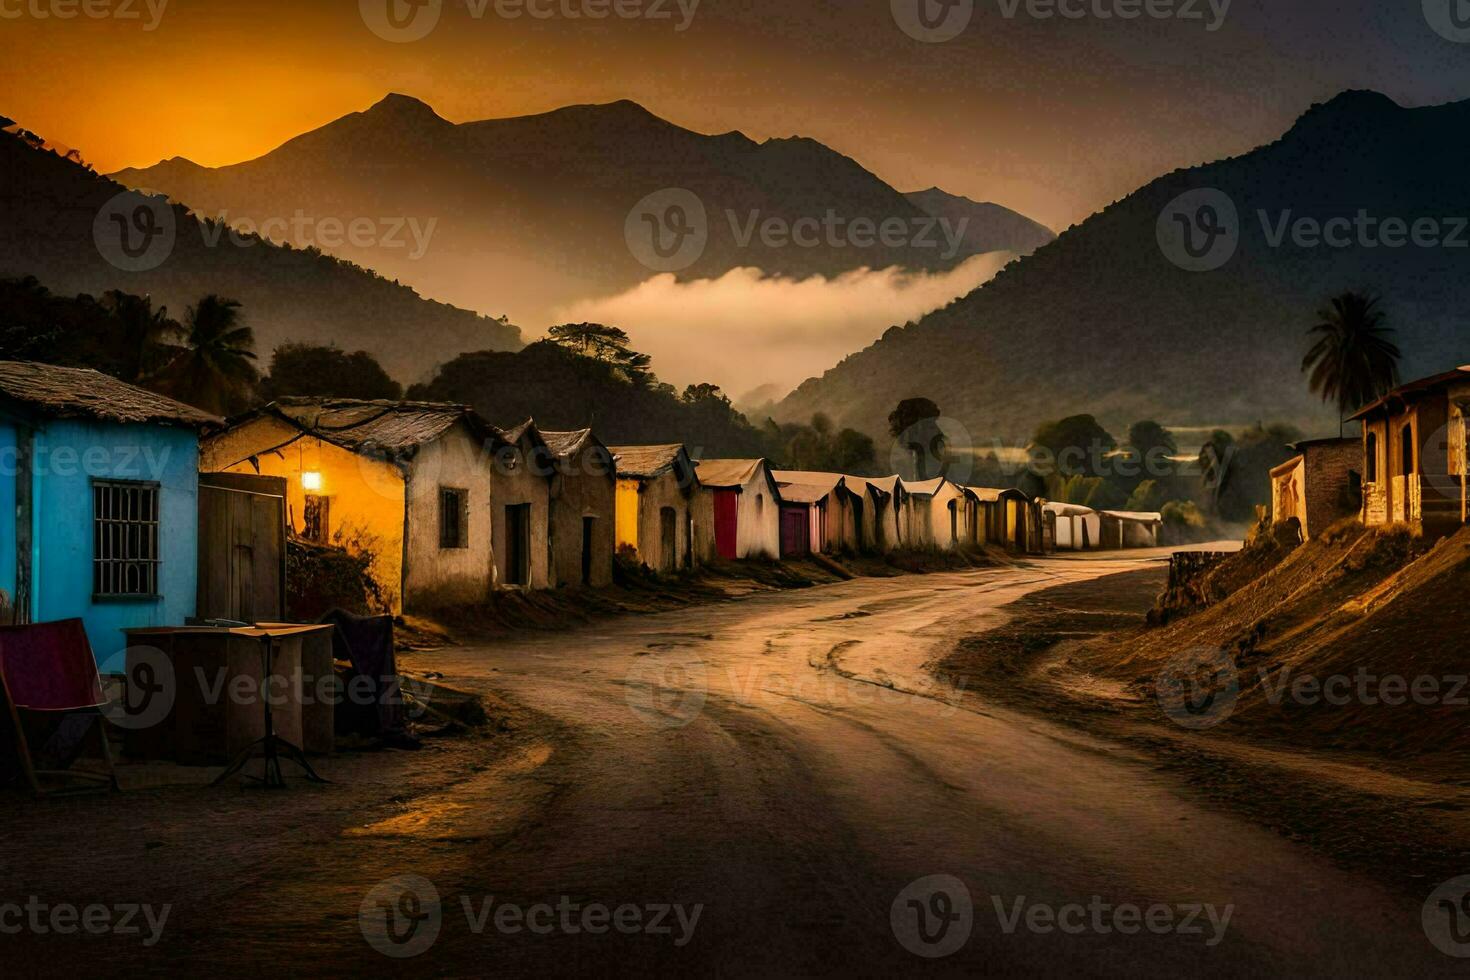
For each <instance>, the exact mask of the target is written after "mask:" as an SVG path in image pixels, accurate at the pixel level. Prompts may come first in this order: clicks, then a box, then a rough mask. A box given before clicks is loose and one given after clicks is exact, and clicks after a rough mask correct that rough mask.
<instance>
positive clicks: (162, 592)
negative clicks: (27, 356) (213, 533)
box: [0, 361, 223, 670]
mask: <svg viewBox="0 0 1470 980" xmlns="http://www.w3.org/2000/svg"><path fill="white" fill-rule="evenodd" d="M221 424H223V420H222V419H218V418H215V417H214V416H212V415H208V414H206V413H204V412H201V411H199V410H198V409H196V408H193V407H191V406H189V405H185V404H183V403H182V402H177V401H174V400H173V399H171V398H165V397H163V396H162V395H156V394H154V393H153V392H151V391H144V390H143V389H142V388H136V387H134V386H132V385H129V384H124V383H123V382H121V381H118V380H117V379H116V378H112V377H109V376H107V375H105V374H101V373H99V372H97V371H92V370H88V369H81V368H65V367H55V366H52V365H48V364H32V363H28V362H23V361H0V456H3V457H4V458H5V460H6V461H7V465H6V467H5V470H6V472H5V475H4V478H3V479H0V513H3V514H5V515H6V518H5V521H6V523H5V531H4V533H0V542H3V545H0V591H3V596H0V611H3V620H4V621H5V622H6V623H13V624H25V623H41V622H51V621H55V620H60V619H81V620H82V623H83V625H84V627H85V629H86V631H87V639H88V640H89V641H90V642H91V645H92V650H93V652H94V654H95V655H96V656H97V659H98V662H99V663H100V664H102V665H104V668H105V669H110V668H111V667H112V666H113V665H114V664H115V665H116V667H117V669H119V670H121V663H120V662H118V661H117V660H116V659H115V658H117V657H118V655H120V654H121V652H122V651H123V650H124V649H126V647H127V639H126V637H125V636H124V635H123V632H122V631H123V630H125V629H132V628H142V627H149V626H161V625H169V624H182V623H183V622H184V621H185V620H186V619H188V618H189V617H190V616H193V615H194V612H195V603H196V599H197V585H198V571H199V568H198V561H199V558H198V547H199V544H198V532H199V437H200V433H201V432H204V431H207V430H210V429H213V428H217V427H218V426H220V425H221Z"/></svg>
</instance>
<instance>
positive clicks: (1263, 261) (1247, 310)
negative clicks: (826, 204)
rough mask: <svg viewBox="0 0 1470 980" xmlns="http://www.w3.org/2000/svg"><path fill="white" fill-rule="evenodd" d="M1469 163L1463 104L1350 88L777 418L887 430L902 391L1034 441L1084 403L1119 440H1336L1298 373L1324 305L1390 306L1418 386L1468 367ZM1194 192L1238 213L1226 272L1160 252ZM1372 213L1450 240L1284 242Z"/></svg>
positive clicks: (1064, 246) (878, 346)
mask: <svg viewBox="0 0 1470 980" xmlns="http://www.w3.org/2000/svg"><path fill="white" fill-rule="evenodd" d="M1467 157H1470V103H1456V104H1451V105H1446V106H1441V107H1435V108H1420V109H1405V108H1400V107H1399V106H1397V105H1395V104H1394V103H1393V102H1392V101H1390V100H1389V99H1387V98H1386V97H1384V96H1382V95H1377V94H1375V93H1366V92H1349V93H1345V94H1343V95H1341V96H1339V97H1338V98H1336V99H1334V100H1332V101H1331V102H1329V103H1327V104H1325V105H1319V106H1316V107H1313V108H1312V109H1311V110H1310V111H1309V112H1308V113H1306V114H1305V115H1304V116H1303V117H1302V118H1301V119H1300V120H1299V121H1298V122H1297V124H1296V125H1295V126H1294V127H1293V128H1292V129H1291V130H1290V132H1288V133H1287V134H1286V135H1285V136H1284V137H1283V138H1282V139H1280V140H1279V141H1277V142H1275V143H1272V144H1270V145H1268V146H1265V147H1262V148H1260V149H1257V150H1255V151H1253V152H1251V153H1248V154H1246V155H1244V156H1241V157H1237V158H1233V159H1228V160H1223V161H1220V162H1217V163H1212V164H1209V165H1207V166H1200V167H1193V168H1190V169H1187V170H1179V171H1176V172H1174V173H1171V174H1168V175H1167V176H1164V177H1160V178H1159V179H1158V180H1155V181H1153V182H1152V183H1150V184H1148V185H1147V186H1145V187H1143V188H1141V189H1140V190H1138V191H1136V192H1135V193H1133V194H1131V195H1130V196H1128V197H1127V198H1126V199H1124V200H1122V201H1119V202H1117V203H1115V204H1113V205H1112V206H1110V207H1108V208H1106V209H1105V210H1103V211H1102V212H1100V213H1098V214H1096V215H1094V216H1092V217H1091V218H1089V219H1087V220H1086V221H1084V222H1083V223H1082V224H1080V225H1078V226H1075V227H1073V228H1071V229H1069V230H1067V231H1066V232H1064V233H1063V234H1062V235H1061V236H1060V237H1059V238H1058V239H1057V240H1056V241H1055V242H1052V243H1051V244H1049V245H1045V246H1043V247H1041V248H1040V249H1038V250H1037V251H1036V252H1035V253H1034V254H1032V255H1030V256H1029V257H1027V258H1024V259H1021V260H1019V261H1017V262H1015V263H1012V264H1011V265H1010V266H1008V267H1007V268H1006V269H1005V270H1003V271H1002V272H1001V273H1000V274H999V275H997V276H996V277H995V278H994V279H993V280H992V281H991V282H989V283H987V284H986V285H985V286H982V287H981V288H980V289H978V290H976V291H975V292H973V293H971V294H970V295H968V296H966V297H964V298H962V299H960V300H958V301H956V302H955V303H953V304H951V305H950V306H948V307H946V308H944V309H942V310H938V311H936V312H934V313H932V314H930V315H929V316H927V317H925V318H924V319H923V320H922V321H920V322H919V323H917V324H914V325H910V326H907V327H902V328H894V329H891V330H889V331H888V333H886V334H885V335H884V336H883V338H882V339H881V340H880V341H878V342H877V343H875V344H874V345H872V346H871V347H870V348H868V349H866V350H864V351H862V352H860V353H857V354H854V355H852V356H851V357H849V358H847V359H846V360H845V361H843V362H842V363H841V364H839V365H838V366H836V367H835V368H833V369H832V370H830V371H828V372H827V373H826V374H825V375H823V376H822V377H821V378H817V379H812V380H810V381H808V382H806V383H805V384H804V385H802V386H801V387H800V388H799V389H798V390H797V391H796V392H795V393H794V394H792V395H791V396H790V397H789V398H788V399H787V400H786V401H785V402H784V403H783V404H782V405H781V406H780V409H779V411H778V413H777V414H778V417H779V418H805V417H807V416H809V415H810V414H811V413H812V412H814V411H824V412H827V413H828V414H830V415H831V416H832V417H833V418H834V420H835V421H837V423H838V424H847V425H854V426H856V427H858V428H861V429H863V430H865V431H868V432H879V431H882V430H883V427H884V420H885V418H886V416H887V413H888V412H889V411H891V410H892V408H893V406H894V405H896V404H897V403H898V402H899V401H900V400H901V399H903V398H907V397H912V396H925V397H928V398H932V399H933V400H934V401H936V402H937V403H938V404H939V405H940V406H941V407H942V408H943V409H944V411H945V413H946V414H947V415H950V416H953V417H954V418H956V419H958V420H960V421H961V422H962V423H963V424H964V425H965V427H966V428H968V429H969V430H970V432H971V434H972V436H973V437H974V438H975V439H976V440H977V441H979V440H985V439H987V438H990V437H993V436H1000V437H1005V438H1017V439H1019V438H1025V437H1027V436H1029V435H1030V433H1031V432H1032V431H1033V430H1034V428H1035V426H1036V424H1037V423H1038V422H1039V421H1041V420H1045V419H1052V418H1059V417H1062V416H1065V415H1068V414H1071V413H1076V412H1084V411H1085V412H1088V413H1091V414H1094V415H1096V416H1098V417H1099V419H1100V420H1102V421H1103V422H1104V424H1107V425H1110V426H1113V427H1115V428H1120V427H1122V426H1124V425H1126V424H1127V423H1128V422H1130V421H1132V420H1136V419H1140V418H1158V419H1160V420H1162V421H1164V422H1166V423H1168V424H1170V425H1172V426H1190V425H1200V426H1207V425H1224V424H1247V423H1253V422H1255V421H1257V420H1261V419H1266V420H1273V419H1278V420H1282V421H1287V422H1291V423H1294V424H1296V425H1297V426H1299V427H1301V428H1304V429H1307V430H1309V431H1315V430H1321V431H1327V430H1328V429H1333V430H1335V429H1336V424H1335V423H1336V419H1335V413H1334V412H1333V411H1331V410H1330V409H1324V408H1323V407H1322V406H1321V405H1320V404H1319V403H1318V402H1317V401H1316V400H1315V399H1314V398H1313V397H1312V396H1311V395H1310V394H1309V393H1308V391H1307V386H1306V383H1305V381H1304V380H1303V378H1302V376H1301V374H1300V370H1299V367H1300V363H1301V358H1302V355H1303V354H1304V353H1305V352H1306V349H1307V346H1308V344H1307V341H1306V330H1307V328H1308V327H1310V326H1311V325H1312V324H1313V323H1315V322H1316V320H1315V311H1316V310H1317V309H1318V308H1319V307H1320V306H1322V305H1323V301H1324V300H1325V299H1326V297H1328V296H1329V295H1331V294H1333V293H1336V292H1340V291H1342V290H1344V289H1364V290H1369V291H1372V292H1377V293H1380V294H1382V296H1383V297H1384V304H1383V305H1384V308H1385V310H1386V311H1387V313H1388V315H1389V318H1390V325H1391V326H1393V327H1395V328H1397V330H1398V338H1397V339H1398V342H1399V345H1400V346H1401V347H1402V348H1403V350H1404V353H1405V363H1404V365H1403V371H1404V374H1405V375H1406V376H1415V375H1420V374H1427V373H1431V372H1433V371H1438V370H1443V369H1444V368H1445V366H1446V365H1455V364H1462V363H1465V362H1467V361H1470V324H1467V321H1470V278H1467V277H1466V275H1465V272H1466V270H1467V268H1470V265H1467V263H1470V247H1467V246H1470V231H1467V230H1466V227H1465V219H1464V217H1463V216H1467V215H1470V184H1467V183H1466V181H1465V180H1464V167H1465V164H1464V161H1465V160H1466V159H1467ZM1201 188H1211V189H1215V190H1218V191H1221V192H1224V194H1226V195H1228V197H1229V199H1230V200H1231V201H1232V202H1233V204H1234V206H1235V208H1236V209H1237V211H1238V213H1239V220H1240V224H1239V229H1238V248H1237V250H1236V252H1235V254H1234V255H1233V257H1232V258H1230V260H1229V261H1228V262H1227V263H1226V264H1225V265H1224V266H1223V267H1221V268H1219V269H1217V270H1216V271H1212V272H1189V271H1185V270H1184V269H1182V268H1180V267H1178V266H1176V265H1174V264H1172V263H1171V262H1170V260H1169V259H1168V258H1166V257H1165V254H1164V252H1163V250H1162V248H1161V246H1160V244H1159V237H1158V234H1159V233H1158V230H1157V226H1158V224H1159V219H1160V215H1161V214H1162V213H1163V212H1164V211H1165V210H1166V208H1167V207H1168V206H1169V205H1170V203H1171V202H1173V201H1175V200H1176V199H1177V198H1179V196H1180V195H1182V194H1184V193H1186V192H1188V191H1193V190H1196V189H1201ZM1360 212H1364V213H1366V214H1367V215H1368V216H1370V217H1372V218H1375V219H1377V221H1379V222H1382V221H1384V220H1385V219H1389V218H1396V219H1400V220H1401V221H1402V222H1403V224H1404V227H1406V228H1407V227H1412V226H1413V225H1414V223H1415V222H1416V221H1420V220H1429V221H1432V222H1433V223H1434V225H1435V226H1436V227H1438V228H1439V229H1441V232H1442V234H1443V235H1444V236H1445V238H1446V241H1445V243H1444V245H1442V246H1435V247H1420V246H1416V245H1414V244H1413V243H1412V242H1410V243H1407V244H1404V245H1402V246H1400V247H1387V246H1384V245H1382V244H1377V245H1376V246H1375V245H1370V244H1359V243H1358V242H1357V241H1356V240H1354V241H1352V242H1351V243H1350V244H1349V245H1348V246H1347V247H1329V246H1327V245H1325V244H1318V245H1311V244H1303V243H1302V242H1299V241H1297V240H1295V236H1293V235H1292V234H1290V233H1288V234H1287V235H1286V236H1285V237H1284V238H1282V239H1280V242H1279V244H1277V242H1275V241H1273V239H1274V238H1277V237H1278V236H1277V229H1278V228H1279V227H1280V225H1281V222H1282V221H1283V220H1285V221H1286V222H1287V223H1288V226H1290V225H1291V224H1292V223H1295V222H1296V221H1297V220H1298V219H1301V218H1309V219H1312V220H1313V221H1315V222H1318V223H1323V222H1326V221H1328V220H1330V219H1333V218H1347V219H1354V218H1355V217H1356V216H1357V215H1358V214H1359V213H1360ZM1263 215H1264V223H1263ZM1354 238H1356V233H1354Z"/></svg>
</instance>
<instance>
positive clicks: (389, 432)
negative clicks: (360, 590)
mask: <svg viewBox="0 0 1470 980" xmlns="http://www.w3.org/2000/svg"><path fill="white" fill-rule="evenodd" d="M500 445H501V444H500V440H499V437H498V434H497V433H496V431H495V429H494V428H493V427H492V426H489V425H487V424H486V423H485V422H484V421H483V420H481V419H480V418H479V416H477V415H476V414H475V413H474V412H473V411H471V410H470V409H469V408H466V407H464V406H462V405H448V404H439V403H432V402H389V401H362V400H353V399H333V398H282V399H280V400H279V401H276V402H272V403H271V404H270V405H267V406H265V407H264V408H261V409H258V410H256V411H254V412H251V413H249V414H247V415H244V416H241V417H240V418H238V419H236V420H234V421H232V422H231V424H230V425H229V427H228V428H227V429H225V430H224V431H223V432H220V433H218V434H216V435H213V436H211V437H209V438H208V439H206V440H205V441H204V443H203V445H202V446H201V448H200V457H201V460H200V461H201V465H202V466H203V468H204V469H205V470H207V471H210V472H218V473H256V474H261V475H265V476H275V477H284V478H285V480H286V511H287V520H288V523H289V524H290V527H291V529H292V531H293V532H294V533H295V534H296V535H298V536H300V537H301V538H304V539H306V540H309V541H316V542H319V543H322V544H339V545H342V546H343V547H346V548H348V549H349V550H354V551H359V552H367V553H370V554H371V556H372V560H371V562H370V565H369V572H370V573H371V574H372V576H373V578H374V579H375V580H376V581H377V582H378V584H379V585H380V586H381V587H382V588H383V589H384V593H385V595H384V598H385V600H386V601H387V603H388V605H389V607H390V609H391V611H392V612H394V613H401V612H403V611H405V610H409V611H412V610H413V609H416V608H422V609H427V608H433V607H435V606H444V605H450V604H456V603H473V602H480V601H483V600H484V599H485V598H486V597H487V596H488V595H489V594H490V591H491V589H492V588H493V587H494V563H493V560H492V556H493V552H492V547H491V521H490V514H491V508H490V505H491V500H492V487H491V469H492V468H491V466H490V465H489V460H488V456H489V454H490V453H491V452H494V451H496V450H497V449H498V448H499V447H500ZM541 483H542V484H543V485H544V483H545V481H544V480H542V481H541Z"/></svg>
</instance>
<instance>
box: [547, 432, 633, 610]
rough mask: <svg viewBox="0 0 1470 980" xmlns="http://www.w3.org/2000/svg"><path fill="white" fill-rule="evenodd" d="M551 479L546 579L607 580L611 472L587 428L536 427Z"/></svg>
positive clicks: (612, 541) (613, 534) (613, 506)
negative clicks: (555, 429)
mask: <svg viewBox="0 0 1470 980" xmlns="http://www.w3.org/2000/svg"><path fill="white" fill-rule="evenodd" d="M541 439H542V442H543V443H544V444H545V447H546V452H547V455H548V459H547V464H548V471H549V472H548V479H549V480H550V481H551V487H550V500H551V579H552V581H553V582H555V583H556V586H557V588H567V587H571V586H587V587H591V588H600V587H602V586H605V585H611V584H612V580H613V556H614V553H615V551H616V548H617V492H618V483H617V472H616V469H615V467H614V464H613V458H612V451H611V450H609V449H608V448H607V447H606V446H604V445H603V444H602V443H601V442H600V441H599V440H598V438H597V437H596V436H595V435H593V434H592V430H591V429H580V430H578V431H576V432H544V431H543V432H541Z"/></svg>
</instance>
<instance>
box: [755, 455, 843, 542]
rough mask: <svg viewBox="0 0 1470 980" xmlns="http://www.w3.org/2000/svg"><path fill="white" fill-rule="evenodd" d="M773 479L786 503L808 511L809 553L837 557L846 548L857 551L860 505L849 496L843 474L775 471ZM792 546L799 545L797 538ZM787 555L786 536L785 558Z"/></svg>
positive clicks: (793, 540) (807, 534) (807, 535)
mask: <svg viewBox="0 0 1470 980" xmlns="http://www.w3.org/2000/svg"><path fill="white" fill-rule="evenodd" d="M771 475H772V476H774V477H775V478H776V485H777V486H778V487H779V488H780V491H781V500H782V502H783V503H786V504H791V505H798V506H802V507H805V509H806V515H807V521H808V525H807V533H806V537H807V541H806V547H807V550H809V551H820V552H824V553H826V554H837V553H838V552H840V551H842V550H843V549H844V548H846V549H855V548H856V547H857V532H856V530H855V529H854V524H855V521H856V519H857V513H856V512H857V506H856V503H857V502H856V501H855V500H854V499H853V496H852V495H851V494H849V493H848V492H847V490H846V487H845V485H844V483H843V479H844V478H843V476H842V475H841V474H840V473H818V472H815V471H807V470H774V471H772V473H771ZM791 543H792V545H793V547H795V546H796V545H797V542H796V540H795V539H794V538H793V539H792V542H791ZM786 553H787V552H786V545H785V543H784V535H783V545H782V554H783V555H784V554H786ZM793 553H801V552H793Z"/></svg>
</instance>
